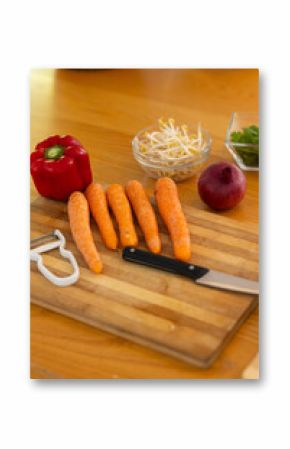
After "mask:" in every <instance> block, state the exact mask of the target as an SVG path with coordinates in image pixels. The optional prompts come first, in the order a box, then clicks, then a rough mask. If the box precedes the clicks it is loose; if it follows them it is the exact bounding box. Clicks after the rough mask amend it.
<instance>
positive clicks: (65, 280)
mask: <svg viewBox="0 0 290 449" xmlns="http://www.w3.org/2000/svg"><path fill="white" fill-rule="evenodd" d="M52 239H53V240H52ZM49 240H52V241H49ZM56 248H59V252H60V254H61V256H62V257H64V258H65V259H68V260H69V261H70V263H71V265H72V266H73V269H74V272H73V273H72V274H70V275H69V276H64V277H59V276H56V275H55V274H53V273H52V272H51V271H49V270H48V269H47V268H46V267H45V266H44V264H43V261H42V256H41V254H42V253H46V252H47V251H51V250H52V249H56ZM30 260H32V261H34V262H36V263H37V268H38V270H39V271H40V272H41V273H42V274H43V276H44V277H46V279H48V280H49V281H50V282H52V283H53V284H55V285H58V286H59V287H66V286H68V285H71V284H74V283H75V282H76V281H77V280H78V278H79V276H80V270H79V267H78V264H77V261H76V259H75V257H74V255H73V253H72V252H71V251H69V250H67V249H65V238H64V236H63V234H62V233H61V232H60V231H59V230H58V229H55V230H54V231H52V232H51V233H50V234H46V235H42V236H41V237H38V238H36V239H33V240H31V241H30Z"/></svg>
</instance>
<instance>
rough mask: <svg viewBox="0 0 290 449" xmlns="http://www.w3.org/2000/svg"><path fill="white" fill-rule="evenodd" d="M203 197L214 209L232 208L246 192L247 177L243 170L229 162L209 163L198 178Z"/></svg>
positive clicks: (199, 191) (199, 190) (200, 193)
mask: <svg viewBox="0 0 290 449" xmlns="http://www.w3.org/2000/svg"><path fill="white" fill-rule="evenodd" d="M198 193H199V195H200V197H201V199H202V200H203V201H204V203H205V204H207V205H208V206H209V207H210V208H212V209H214V210H227V209H232V208H233V207H235V206H236V205H237V204H239V203H240V201H242V199H243V198H244V196H245V193H246V177H245V175H244V173H243V172H242V170H240V169H239V168H238V167H237V166H236V165H234V164H231V163H229V162H218V163H216V164H212V165H209V166H208V167H207V168H206V169H205V170H204V171H203V172H202V174H201V175H200V178H199V180H198Z"/></svg>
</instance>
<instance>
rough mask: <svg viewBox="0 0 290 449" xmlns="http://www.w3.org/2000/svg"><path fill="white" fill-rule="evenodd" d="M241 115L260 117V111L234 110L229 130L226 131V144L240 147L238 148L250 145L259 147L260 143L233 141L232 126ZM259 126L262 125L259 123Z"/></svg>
mask: <svg viewBox="0 0 290 449" xmlns="http://www.w3.org/2000/svg"><path fill="white" fill-rule="evenodd" d="M239 117H243V118H245V117H259V113H256V112H238V111H235V112H232V114H231V118H230V121H229V124H228V127H227V132H226V138H225V144H227V145H231V146H233V147H238V148H246V147H250V148H258V149H259V143H239V142H233V141H232V140H231V133H232V132H233V131H232V127H233V123H234V120H235V119H236V118H237V119H238V118H239ZM257 126H258V127H260V126H259V125H257Z"/></svg>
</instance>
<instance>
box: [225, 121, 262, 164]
mask: <svg viewBox="0 0 290 449" xmlns="http://www.w3.org/2000/svg"><path fill="white" fill-rule="evenodd" d="M251 125H256V126H259V116H258V114H254V113H253V114H251V113H241V112H233V114H232V116H231V119H230V123H229V126H228V129H227V133H226V140H225V145H226V147H227V149H228V151H229V152H230V153H231V155H232V156H233V158H234V160H235V161H236V163H237V164H238V166H239V167H240V168H241V169H242V170H245V171H258V170H259V144H250V143H238V142H233V141H232V138H231V134H232V132H234V131H242V130H243V128H248V127H249V126H251Z"/></svg>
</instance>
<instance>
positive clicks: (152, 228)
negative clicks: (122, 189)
mask: <svg viewBox="0 0 290 449" xmlns="http://www.w3.org/2000/svg"><path fill="white" fill-rule="evenodd" d="M126 193H127V196H128V198H129V200H130V202H131V204H132V208H133V210H134V212H135V215H136V217H137V220H138V223H139V225H140V228H141V229H142V231H143V233H144V236H145V240H146V243H147V246H148V248H149V249H150V251H152V252H153V253H160V251H161V241H160V237H159V234H158V224H157V220H156V216H155V212H154V210H153V207H152V206H151V203H150V201H149V198H148V196H147V194H146V192H145V190H144V187H143V186H142V184H141V183H140V182H139V181H129V182H128V184H127V186H126Z"/></svg>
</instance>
